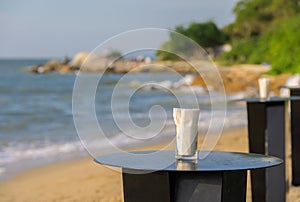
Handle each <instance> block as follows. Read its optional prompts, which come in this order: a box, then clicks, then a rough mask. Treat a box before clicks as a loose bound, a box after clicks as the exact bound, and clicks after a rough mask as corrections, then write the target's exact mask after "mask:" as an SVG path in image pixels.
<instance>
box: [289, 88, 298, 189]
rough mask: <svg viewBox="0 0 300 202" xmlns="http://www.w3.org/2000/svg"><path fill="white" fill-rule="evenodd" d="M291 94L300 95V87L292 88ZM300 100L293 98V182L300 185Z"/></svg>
mask: <svg viewBox="0 0 300 202" xmlns="http://www.w3.org/2000/svg"><path fill="white" fill-rule="evenodd" d="M290 94H291V96H300V88H296V89H290ZM299 111H300V100H291V135H292V184H293V185H294V186H300V126H299V123H300V122H299V121H300V113H299Z"/></svg>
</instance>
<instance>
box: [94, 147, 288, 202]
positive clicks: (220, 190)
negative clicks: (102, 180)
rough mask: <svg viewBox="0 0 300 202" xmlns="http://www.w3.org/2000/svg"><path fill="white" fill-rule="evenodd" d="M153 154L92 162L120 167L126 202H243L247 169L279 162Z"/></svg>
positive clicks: (221, 155)
mask: <svg viewBox="0 0 300 202" xmlns="http://www.w3.org/2000/svg"><path fill="white" fill-rule="evenodd" d="M155 152H156V151H138V152H132V153H130V154H132V155H128V153H116V154H110V155H104V156H99V157H96V158H95V161H96V162H97V163H100V164H103V165H108V166H114V167H119V168H122V178H123V190H124V201H126V202H137V201H139V202H140V201H143V202H147V201H149V202H150V201H151V202H152V201H155V202H159V201H162V202H168V201H170V202H171V201H178V202H186V201H191V202H192V201H201V202H206V201H207V202H220V201H223V202H229V201H230V202H235V201H236V202H241V201H246V185H247V170H251V169H258V168H267V167H272V166H277V165H279V164H281V163H282V162H283V161H282V160H281V159H279V158H276V157H272V156H265V155H261V154H249V153H235V152H218V151H212V152H207V154H208V155H207V156H206V155H205V156H206V158H204V159H198V161H197V162H193V161H176V159H175V151H170V150H165V151H159V155H156V156H155V155H154V156H153V155H151V154H153V153H155ZM201 152H202V155H203V152H204V153H205V152H206V151H201ZM202 155H199V156H202ZM164 162H169V163H168V164H164ZM163 165H164V167H162V166H163Z"/></svg>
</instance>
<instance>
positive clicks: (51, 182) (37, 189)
mask: <svg viewBox="0 0 300 202" xmlns="http://www.w3.org/2000/svg"><path fill="white" fill-rule="evenodd" d="M199 141H200V142H199V143H200V144H199V145H201V141H203V137H200V138H199ZM156 148H160V146H159V145H158V146H153V147H150V148H146V149H156ZM214 150H218V151H220V150H221V151H233V152H248V138H247V127H246V126H243V127H238V128H231V129H227V130H225V131H223V133H222V136H221V137H220V139H219V141H218V143H217V145H216V147H215V149H214ZM287 162H288V161H287ZM288 165H289V164H288ZM288 170H290V166H289V168H288ZM289 172H290V171H289ZM289 172H288V173H289ZM249 182H250V180H249V175H248V187H247V189H248V190H247V201H251V191H250V183H249ZM288 187H289V186H288ZM0 196H1V199H2V200H1V201H41V200H42V201H122V200H123V199H122V197H123V195H122V178H121V173H120V172H117V171H115V170H112V169H109V168H107V167H106V166H102V165H100V164H97V163H95V162H94V161H93V159H92V157H84V158H79V159H74V160H68V161H65V162H58V163H54V164H50V165H44V166H41V167H36V168H33V169H30V170H26V171H23V172H21V173H17V174H15V175H14V176H13V177H12V178H11V179H9V180H7V181H4V182H0ZM287 201H293V202H295V201H300V187H292V186H290V187H289V193H288V195H287Z"/></svg>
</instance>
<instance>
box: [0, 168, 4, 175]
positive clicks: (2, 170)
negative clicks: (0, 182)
mask: <svg viewBox="0 0 300 202" xmlns="http://www.w3.org/2000/svg"><path fill="white" fill-rule="evenodd" d="M4 172H5V168H1V167H0V175H2V174H3V173H4Z"/></svg>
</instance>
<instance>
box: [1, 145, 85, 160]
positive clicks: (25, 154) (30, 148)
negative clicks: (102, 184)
mask: <svg viewBox="0 0 300 202" xmlns="http://www.w3.org/2000/svg"><path fill="white" fill-rule="evenodd" d="M83 150H84V148H83V146H82V144H81V142H80V141H75V142H66V143H59V144H54V143H52V144H51V145H47V146H44V147H41V146H37V145H36V146H34V145H33V144H32V143H31V144H29V143H26V142H23V143H21V144H17V145H15V144H10V145H9V146H6V147H2V149H1V151H0V157H1V158H0V165H5V164H8V163H14V162H17V161H19V160H32V159H38V158H43V157H53V156H56V155H61V154H67V153H71V152H80V151H83Z"/></svg>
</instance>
